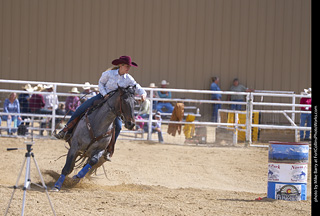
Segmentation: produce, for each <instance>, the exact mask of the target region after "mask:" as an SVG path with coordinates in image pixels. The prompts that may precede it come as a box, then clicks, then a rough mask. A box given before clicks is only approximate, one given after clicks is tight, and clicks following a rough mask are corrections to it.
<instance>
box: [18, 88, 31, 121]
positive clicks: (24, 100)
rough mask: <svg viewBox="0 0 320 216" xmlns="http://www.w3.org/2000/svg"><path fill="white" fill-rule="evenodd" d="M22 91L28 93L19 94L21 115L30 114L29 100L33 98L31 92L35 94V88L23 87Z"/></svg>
mask: <svg viewBox="0 0 320 216" xmlns="http://www.w3.org/2000/svg"><path fill="white" fill-rule="evenodd" d="M22 89H23V90H25V91H27V92H26V93H21V94H19V97H18V100H19V103H20V112H21V113H29V112H30V110H29V99H30V97H31V92H33V88H32V87H31V85H30V84H26V85H24V86H22ZM25 118H26V116H25V117H22V119H25Z"/></svg>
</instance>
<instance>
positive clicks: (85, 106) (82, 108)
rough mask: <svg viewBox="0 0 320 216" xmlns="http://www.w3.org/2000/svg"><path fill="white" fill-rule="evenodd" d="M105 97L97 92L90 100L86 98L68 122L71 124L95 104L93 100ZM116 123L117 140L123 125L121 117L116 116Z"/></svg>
mask: <svg viewBox="0 0 320 216" xmlns="http://www.w3.org/2000/svg"><path fill="white" fill-rule="evenodd" d="M101 98H103V96H102V94H97V95H96V96H94V97H92V98H89V99H88V100H86V101H85V102H84V103H83V104H81V105H80V106H79V107H78V108H77V109H76V111H75V112H74V113H73V114H72V116H71V118H70V119H69V121H68V123H67V124H69V123H70V122H71V121H73V120H74V119H75V118H77V117H78V116H80V115H81V114H82V113H84V112H85V111H86V110H87V109H88V108H89V107H91V106H92V105H93V102H94V101H96V100H99V99H101ZM114 124H115V130H116V131H115V138H116V140H117V138H118V136H119V134H120V131H121V127H122V121H121V119H120V117H116V119H115V120H114Z"/></svg>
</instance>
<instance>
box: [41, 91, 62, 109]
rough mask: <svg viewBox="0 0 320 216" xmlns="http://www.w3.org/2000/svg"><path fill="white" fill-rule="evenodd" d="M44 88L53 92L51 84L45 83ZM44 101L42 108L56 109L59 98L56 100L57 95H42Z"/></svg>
mask: <svg viewBox="0 0 320 216" xmlns="http://www.w3.org/2000/svg"><path fill="white" fill-rule="evenodd" d="M44 89H45V90H46V91H47V92H53V86H52V85H45V86H44ZM44 101H45V105H44V108H45V109H47V110H52V109H55V110H56V109H58V105H59V100H58V96H57V95H53V94H50V95H44Z"/></svg>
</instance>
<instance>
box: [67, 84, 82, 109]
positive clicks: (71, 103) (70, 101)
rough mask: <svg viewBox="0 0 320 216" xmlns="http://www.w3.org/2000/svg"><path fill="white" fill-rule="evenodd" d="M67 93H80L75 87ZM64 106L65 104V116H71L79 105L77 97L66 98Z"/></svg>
mask: <svg viewBox="0 0 320 216" xmlns="http://www.w3.org/2000/svg"><path fill="white" fill-rule="evenodd" d="M69 92H70V93H73V94H79V93H80V92H79V91H78V88H77V87H73V88H72V89H71V91H69ZM65 104H66V113H67V115H72V114H73V113H74V112H75V111H76V109H77V108H78V107H79V106H80V104H81V103H80V99H79V97H78V96H68V97H67V99H66V103H65Z"/></svg>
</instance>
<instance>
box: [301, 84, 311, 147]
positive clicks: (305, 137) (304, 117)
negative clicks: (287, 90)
mask: <svg viewBox="0 0 320 216" xmlns="http://www.w3.org/2000/svg"><path fill="white" fill-rule="evenodd" d="M301 94H303V95H311V88H309V89H304V92H302V93H301ZM311 102H312V101H311V98H307V97H303V98H301V99H300V104H307V105H311ZM301 110H302V111H311V107H301ZM306 123H307V127H311V113H301V115H300V126H301V127H305V124H306ZM300 141H310V131H303V130H301V131H300Z"/></svg>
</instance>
